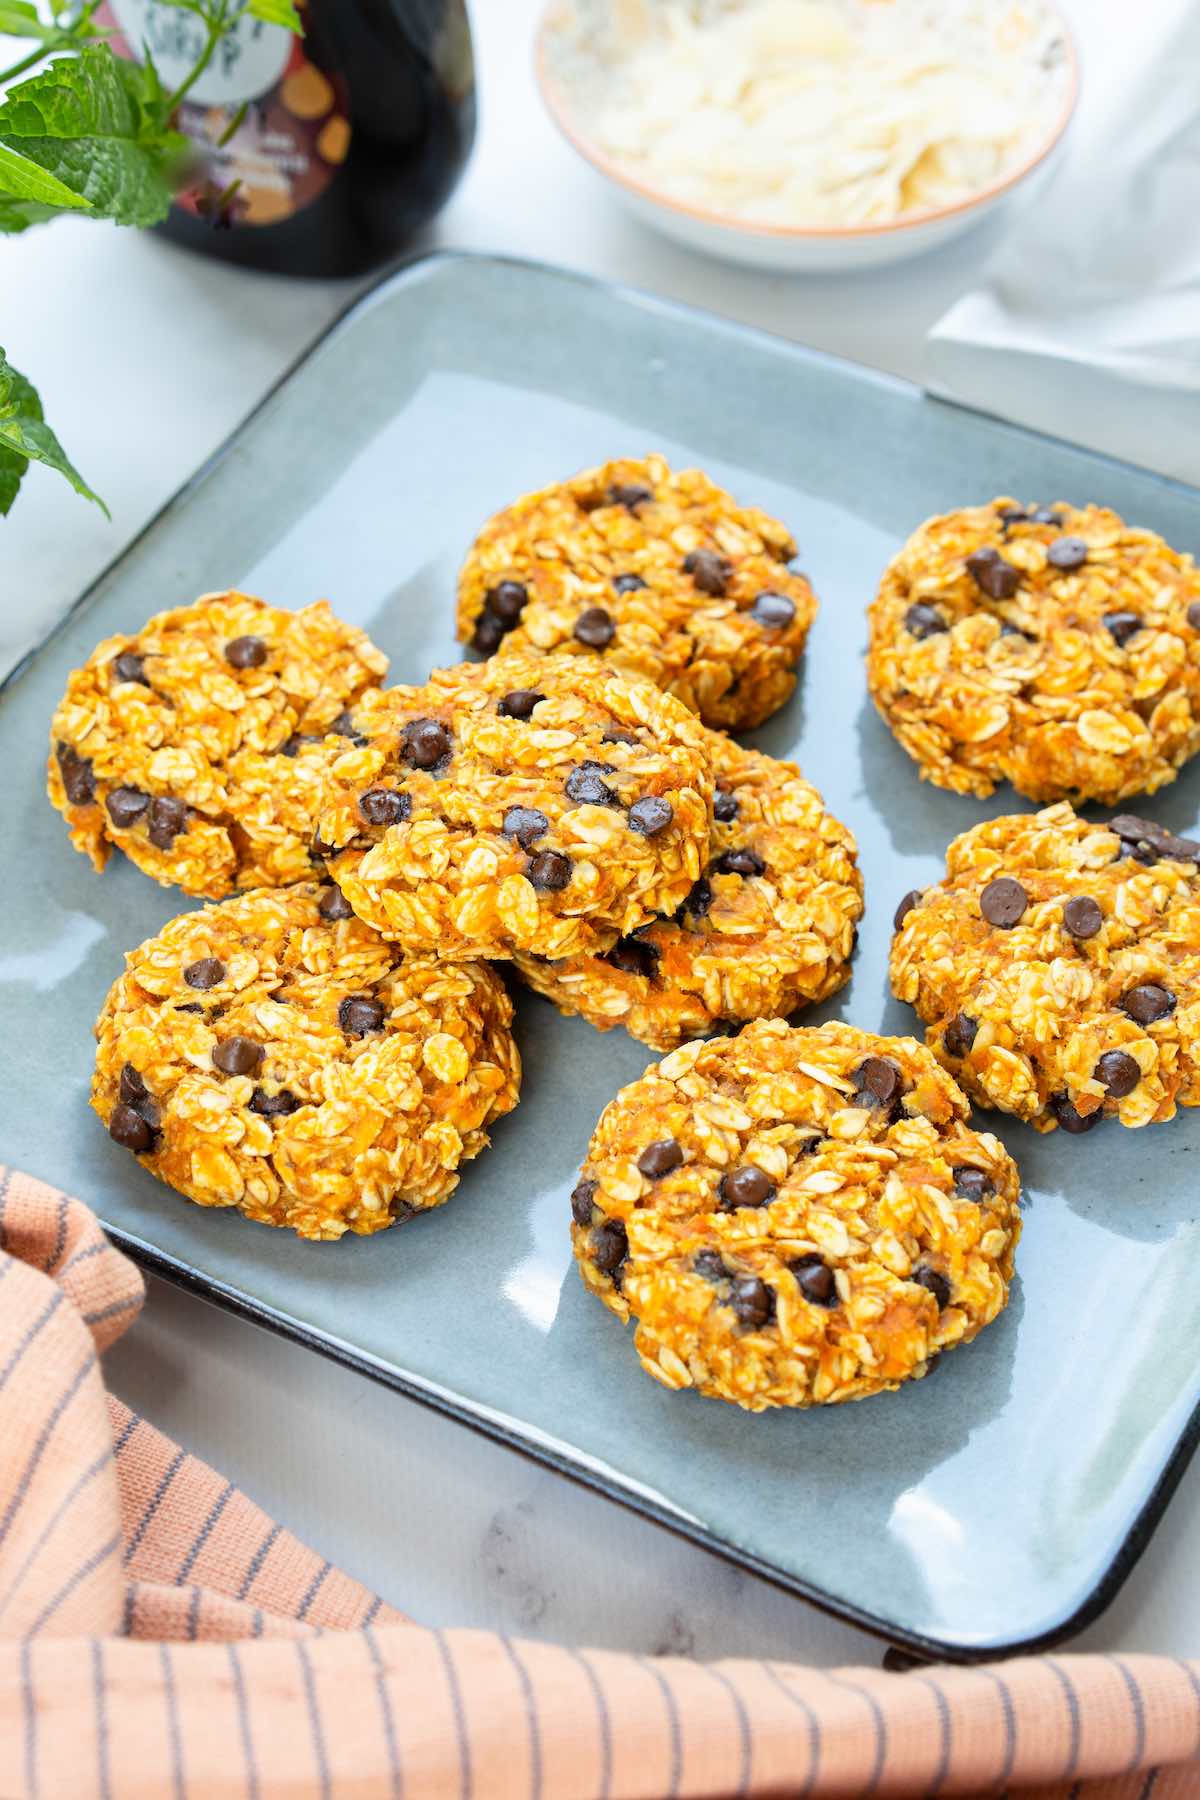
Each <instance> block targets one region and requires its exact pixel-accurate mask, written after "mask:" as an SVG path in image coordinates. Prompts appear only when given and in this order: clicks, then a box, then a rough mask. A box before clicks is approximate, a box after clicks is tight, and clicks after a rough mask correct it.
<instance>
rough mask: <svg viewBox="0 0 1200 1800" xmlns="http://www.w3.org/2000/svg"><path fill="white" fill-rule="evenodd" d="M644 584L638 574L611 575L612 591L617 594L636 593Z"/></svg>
mask: <svg viewBox="0 0 1200 1800" xmlns="http://www.w3.org/2000/svg"><path fill="white" fill-rule="evenodd" d="M646 585H647V583H646V582H644V581H643V580H642V578H641V576H640V575H615V576H614V577H613V591H614V593H617V594H636V593H637V592H638V590H639V589H640V588H644V587H645V586H646Z"/></svg>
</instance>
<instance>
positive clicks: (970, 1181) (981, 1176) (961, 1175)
mask: <svg viewBox="0 0 1200 1800" xmlns="http://www.w3.org/2000/svg"><path fill="white" fill-rule="evenodd" d="M954 1191H955V1193H956V1194H957V1195H958V1197H959V1199H960V1200H973V1201H974V1202H975V1204H976V1206H980V1205H982V1203H983V1201H984V1200H986V1199H987V1197H988V1195H989V1194H994V1193H995V1191H996V1184H995V1182H994V1181H993V1180H992V1178H991V1176H990V1175H989V1174H988V1172H987V1170H986V1169H977V1168H975V1167H974V1165H973V1164H972V1163H960V1164H959V1166H958V1168H957V1169H955V1171H954Z"/></svg>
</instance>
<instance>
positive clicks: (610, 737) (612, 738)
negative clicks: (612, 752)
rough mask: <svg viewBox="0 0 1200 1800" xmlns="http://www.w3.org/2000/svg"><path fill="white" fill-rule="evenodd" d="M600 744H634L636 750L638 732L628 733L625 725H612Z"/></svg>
mask: <svg viewBox="0 0 1200 1800" xmlns="http://www.w3.org/2000/svg"><path fill="white" fill-rule="evenodd" d="M600 742H601V743H602V744H633V745H634V746H635V748H636V746H637V743H638V735H637V732H636V731H627V730H626V728H625V726H624V725H610V726H609V728H608V730H607V731H606V732H605V733H604V736H603V737H602V738H601V739H600Z"/></svg>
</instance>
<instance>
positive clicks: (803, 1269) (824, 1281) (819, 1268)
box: [788, 1256, 838, 1306]
mask: <svg viewBox="0 0 1200 1800" xmlns="http://www.w3.org/2000/svg"><path fill="white" fill-rule="evenodd" d="M788 1267H789V1268H790V1269H791V1271H792V1274H793V1275H794V1276H795V1277H796V1283H797V1286H798V1287H799V1289H800V1292H801V1293H802V1294H803V1295H804V1298H805V1299H806V1300H807V1301H808V1302H809V1303H810V1305H812V1306H836V1305H837V1303H838V1291H837V1278H836V1277H835V1275H834V1273H833V1270H832V1269H831V1268H830V1267H829V1264H828V1263H827V1262H826V1261H825V1260H824V1258H823V1257H820V1256H798V1257H797V1258H796V1260H795V1262H793V1263H789V1264H788Z"/></svg>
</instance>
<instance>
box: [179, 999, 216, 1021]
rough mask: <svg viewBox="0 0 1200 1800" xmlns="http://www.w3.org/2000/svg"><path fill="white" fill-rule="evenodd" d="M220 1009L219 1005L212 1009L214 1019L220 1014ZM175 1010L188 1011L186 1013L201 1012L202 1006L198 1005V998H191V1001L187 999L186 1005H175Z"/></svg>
mask: <svg viewBox="0 0 1200 1800" xmlns="http://www.w3.org/2000/svg"><path fill="white" fill-rule="evenodd" d="M222 1010H223V1009H222V1008H221V1007H216V1008H215V1009H214V1011H213V1017H214V1019H215V1018H217V1017H218V1016H219V1015H220V1013H221V1011H222ZM175 1011H176V1012H188V1013H202V1012H203V1011H204V1008H203V1007H202V1006H201V1005H200V1003H199V1001H198V1000H192V1001H189V1002H188V1004H187V1005H186V1006H177V1007H176V1008H175Z"/></svg>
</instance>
